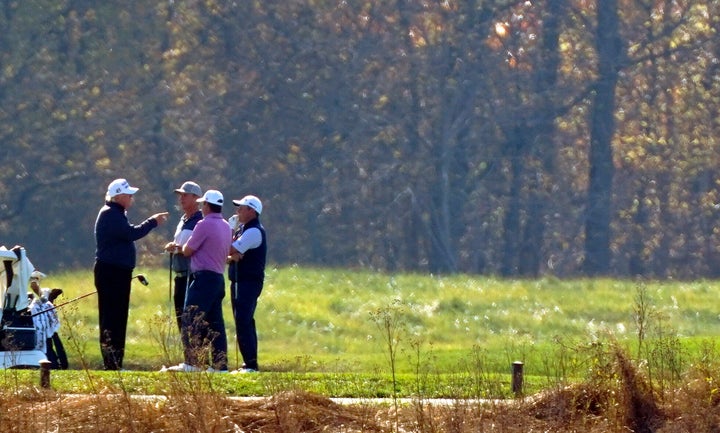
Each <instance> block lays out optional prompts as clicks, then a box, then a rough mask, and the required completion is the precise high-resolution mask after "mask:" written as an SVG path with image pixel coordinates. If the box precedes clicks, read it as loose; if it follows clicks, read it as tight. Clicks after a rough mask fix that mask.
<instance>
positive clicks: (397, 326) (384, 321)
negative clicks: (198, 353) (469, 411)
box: [4, 267, 720, 396]
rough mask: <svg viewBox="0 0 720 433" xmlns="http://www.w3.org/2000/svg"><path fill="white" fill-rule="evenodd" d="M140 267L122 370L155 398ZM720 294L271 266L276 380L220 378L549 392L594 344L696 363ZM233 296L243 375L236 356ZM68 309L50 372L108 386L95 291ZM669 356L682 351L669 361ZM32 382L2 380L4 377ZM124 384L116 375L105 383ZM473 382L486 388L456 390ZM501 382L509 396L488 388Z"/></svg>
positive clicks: (157, 280)
mask: <svg viewBox="0 0 720 433" xmlns="http://www.w3.org/2000/svg"><path fill="white" fill-rule="evenodd" d="M137 272H138V273H143V274H145V275H146V277H147V278H148V280H149V281H150V284H149V285H148V286H142V285H140V284H139V283H137V282H134V283H133V291H132V295H131V311H130V320H129V325H128V339H127V351H126V356H125V367H126V368H127V369H130V370H133V371H134V372H136V373H137V374H135V373H133V374H126V375H125V376H124V377H125V379H124V383H123V386H129V387H131V388H133V389H135V388H137V390H141V389H144V390H147V391H148V392H153V391H152V390H151V389H149V388H152V387H156V386H162V385H158V383H157V381H153V380H150V379H147V383H145V382H146V379H145V377H148V375H144V374H143V373H142V372H154V371H157V370H158V369H160V367H161V366H162V365H169V364H175V363H178V362H180V361H181V360H182V359H181V356H180V344H179V339H178V336H177V330H176V329H175V325H174V322H173V321H172V320H171V319H170V309H171V306H170V301H169V288H168V285H169V275H168V271H167V269H165V270H161V269H138V270H137ZM135 281H136V280H135ZM43 285H44V286H47V287H59V288H62V289H63V290H64V294H63V296H61V297H60V298H59V300H58V302H56V303H62V302H63V301H67V300H69V299H72V298H75V297H77V296H80V295H83V294H86V293H88V292H92V291H93V290H94V286H93V282H92V272H91V271H89V270H88V271H82V272H72V273H64V274H63V273H59V274H53V275H49V277H48V278H47V279H46V280H45V281H44V284H43ZM719 289H720V287H719V286H718V284H717V283H715V282H663V283H659V282H646V283H637V282H629V281H616V280H574V281H560V280H555V279H549V278H548V279H542V280H527V281H524V280H517V281H510V280H499V279H493V278H481V277H471V276H464V275H457V276H443V277H437V276H426V275H411V274H402V275H387V274H381V273H373V272H368V271H352V270H337V269H309V268H300V267H286V268H274V269H269V271H268V275H267V279H266V284H265V289H264V291H263V294H262V296H261V298H260V302H259V305H258V310H257V313H256V321H257V326H258V330H259V350H260V364H261V369H263V370H264V371H266V372H270V373H271V374H270V375H264V374H261V375H257V376H255V378H251V379H247V378H245V379H242V380H235V379H233V380H227V379H224V380H225V382H228V383H229V384H228V383H224V384H221V385H219V386H225V387H227V388H228V389H227V393H229V394H240V395H259V394H266V393H269V392H272V391H273V389H275V390H276V389H280V388H283V387H286V386H287V385H288V384H291V383H292V384H295V385H297V384H298V383H306V386H302V388H304V389H307V390H312V391H317V392H320V393H322V394H326V395H363V396H387V395H390V394H392V393H393V391H392V390H391V389H389V387H390V388H392V386H389V385H388V381H387V380H386V379H387V378H388V377H389V376H390V375H391V374H392V373H396V378H395V382H396V383H395V391H396V392H400V394H412V393H413V390H415V391H417V389H418V387H419V386H428V385H430V386H431V388H432V389H433V391H432V392H431V394H432V395H434V396H442V395H454V396H457V395H459V394H463V395H475V396H477V395H486V396H502V395H503V394H504V393H507V392H508V388H507V386H506V385H507V383H508V381H509V373H510V369H511V365H512V363H513V361H522V362H523V363H524V368H525V373H526V375H527V378H528V379H527V382H526V386H527V387H529V388H531V389H539V388H542V387H543V386H545V385H547V384H549V383H556V382H557V381H560V380H565V379H567V378H568V377H578V376H583V375H584V374H585V373H586V372H587V371H588V370H589V369H591V367H592V364H593V362H596V360H597V356H598V354H597V351H598V350H599V349H598V346H597V342H606V341H614V340H617V341H618V342H619V343H620V344H621V345H622V346H623V347H625V348H626V350H627V352H628V353H629V354H630V355H631V356H633V357H638V358H641V357H644V356H650V355H652V354H653V353H655V354H657V352H653V351H658V350H665V352H664V355H663V356H661V358H662V362H663V364H672V365H673V366H674V365H675V363H677V362H682V363H686V364H687V363H691V362H692V360H693V359H697V358H699V357H702V352H703V351H706V350H707V347H708V345H710V344H712V342H713V340H714V339H715V337H716V336H718V335H720V320H718V311H717V309H716V299H717V298H718V291H719ZM226 301H227V302H226V305H225V307H226V308H225V322H226V327H227V332H228V339H229V342H230V346H229V350H230V352H231V353H230V361H231V368H235V367H237V365H238V363H239V362H240V361H239V360H238V355H237V350H236V347H235V344H234V334H235V332H234V324H233V322H232V316H231V313H230V305H229V297H228V298H226ZM60 312H61V320H62V329H61V331H60V334H61V336H62V337H63V340H64V342H65V345H66V348H67V350H68V352H69V355H70V363H71V368H72V369H74V370H75V371H68V372H54V373H53V375H54V376H53V377H57V378H60V380H61V381H62V378H63V377H64V378H65V379H66V382H67V383H68V390H78V389H81V388H95V387H98V386H100V387H102V385H98V382H97V381H88V382H83V381H82V380H81V379H82V378H83V377H86V376H87V374H86V371H94V370H96V369H100V368H101V365H102V363H101V360H100V351H99V345H98V341H97V340H98V335H97V334H98V327H97V305H96V298H95V296H94V295H93V296H89V297H86V298H83V299H81V300H78V301H77V302H73V303H71V304H68V305H67V306H64V307H62V308H61V309H60ZM640 331H642V334H641V332H640ZM640 335H642V338H640V337H639V336H640ZM668 348H671V349H672V350H674V351H675V352H673V353H669V354H668V353H667V350H668ZM391 355H392V356H391ZM678 359H680V361H678ZM663 367H664V365H663ZM667 368H679V367H677V366H674V367H667ZM24 374H28V373H23V372H13V373H5V375H4V379H5V380H18V377H21V376H22V375H24ZM96 374H99V373H96ZM18 375H19V376H18ZM155 376H156V375H155V374H151V375H149V377H155ZM31 377H33V378H34V377H35V376H34V375H33V376H31ZM101 377H102V375H101ZM233 377H236V376H233ZM420 377H422V380H419V379H418V378H420ZM130 378H132V379H130ZM320 378H325V379H327V378H331V380H329V381H328V380H324V381H323V380H321V379H320ZM378 378H383V379H378ZM116 379H117V375H116V374H110V373H108V374H107V380H109V381H114V380H116ZM421 382H422V383H421ZM473 382H474V383H476V384H477V387H482V388H483V390H482V391H479V390H478V389H475V390H468V389H466V390H464V391H460V389H461V388H463V387H469V388H472V387H473V385H472V384H473ZM481 382H482V385H480V383H481ZM83 383H84V384H83ZM492 383H497V384H499V385H498V387H501V388H502V389H503V390H499V389H495V390H494V389H490V388H492V387H493V386H491V385H488V384H492ZM70 384H72V385H70ZM58 386H63V385H60V384H58ZM86 390H87V389H86ZM90 390H92V389H90Z"/></svg>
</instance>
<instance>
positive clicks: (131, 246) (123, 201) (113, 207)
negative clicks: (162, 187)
mask: <svg viewBox="0 0 720 433" xmlns="http://www.w3.org/2000/svg"><path fill="white" fill-rule="evenodd" d="M136 192H138V188H135V187H132V186H130V184H129V183H128V181H127V180H125V179H115V180H114V181H112V182H110V184H109V185H108V188H107V193H106V195H105V204H104V205H103V207H102V208H101V209H100V212H99V213H98V216H97V220H96V221H95V244H96V249H95V266H94V269H93V272H94V277H95V288H96V289H97V296H98V319H99V322H100V352H101V353H102V358H103V364H104V367H105V369H106V370H121V369H122V364H123V357H124V356H125V336H126V333H127V320H128V311H129V309H130V282H131V280H132V272H133V269H135V261H136V251H135V241H136V240H138V239H140V238H142V237H144V236H146V235H147V234H148V233H150V231H151V230H152V229H154V228H155V227H157V226H159V225H161V224H163V223H165V222H166V221H167V218H168V213H167V212H160V213H156V214H155V215H153V216H151V217H150V218H148V219H146V220H145V221H143V222H142V223H140V224H138V225H132V224H130V222H129V221H128V218H127V210H128V209H129V208H130V207H131V206H132V204H133V195H134V194H135V193H136Z"/></svg>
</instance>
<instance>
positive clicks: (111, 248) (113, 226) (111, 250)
mask: <svg viewBox="0 0 720 433" xmlns="http://www.w3.org/2000/svg"><path fill="white" fill-rule="evenodd" d="M157 225H158V224H157V221H155V220H154V219H153V218H148V219H146V220H145V221H143V222H142V223H140V224H138V225H132V224H130V222H129V221H128V219H127V215H126V214H125V209H124V208H123V207H122V206H120V205H119V204H117V203H114V202H105V206H103V207H102V208H101V209H100V212H99V213H98V216H97V220H95V248H96V249H95V260H97V261H99V262H103V263H107V264H110V265H115V266H120V267H124V268H130V269H133V268H135V254H136V253H135V241H136V240H138V239H140V238H142V237H144V236H145V235H147V234H148V233H150V230H152V229H154V228H155V227H157Z"/></svg>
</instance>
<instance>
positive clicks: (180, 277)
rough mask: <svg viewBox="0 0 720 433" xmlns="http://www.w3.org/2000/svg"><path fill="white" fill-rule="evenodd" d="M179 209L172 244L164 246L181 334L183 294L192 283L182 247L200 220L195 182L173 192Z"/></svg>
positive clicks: (198, 186) (199, 193)
mask: <svg viewBox="0 0 720 433" xmlns="http://www.w3.org/2000/svg"><path fill="white" fill-rule="evenodd" d="M175 194H177V197H178V202H179V203H180V209H181V210H182V211H183V215H182V217H181V218H180V222H178V225H177V228H176V229H175V236H174V238H173V240H172V242H168V243H167V244H166V245H165V251H167V252H169V253H170V254H171V255H170V261H171V264H170V266H171V267H172V270H173V272H175V278H174V282H175V291H174V293H173V304H174V305H175V318H176V321H177V326H178V330H179V331H180V332H182V321H181V317H182V312H183V307H184V306H185V292H187V288H188V286H189V285H190V283H191V281H192V276H191V275H190V259H189V258H187V257H185V256H184V255H183V254H182V246H183V245H184V244H185V242H187V240H188V239H189V238H190V235H191V234H192V231H193V229H194V228H195V225H196V224H197V223H198V221H200V220H201V219H202V217H203V216H202V212H201V211H200V208H199V203H198V202H197V199H199V198H200V197H201V196H202V195H203V193H202V190H201V189H200V185H198V184H197V183H195V182H191V181H188V182H185V183H183V184H182V186H181V187H180V188H178V189H176V190H175Z"/></svg>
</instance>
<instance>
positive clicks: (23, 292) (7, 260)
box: [0, 246, 35, 317]
mask: <svg viewBox="0 0 720 433" xmlns="http://www.w3.org/2000/svg"><path fill="white" fill-rule="evenodd" d="M0 259H2V262H3V266H1V267H0V317H2V315H3V313H4V312H5V310H15V311H23V310H25V309H27V307H28V305H29V304H30V300H29V298H28V294H27V290H28V284H29V283H30V274H32V273H33V271H34V270H35V267H34V266H33V265H32V263H31V262H30V260H28V258H27V255H26V253H25V248H23V247H19V246H16V247H13V248H11V249H9V250H8V249H7V248H5V247H4V246H0Z"/></svg>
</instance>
